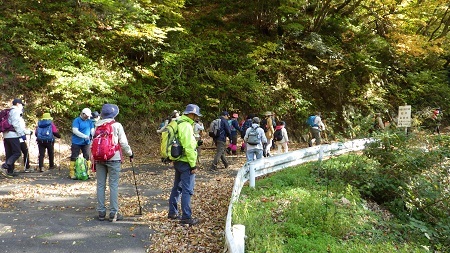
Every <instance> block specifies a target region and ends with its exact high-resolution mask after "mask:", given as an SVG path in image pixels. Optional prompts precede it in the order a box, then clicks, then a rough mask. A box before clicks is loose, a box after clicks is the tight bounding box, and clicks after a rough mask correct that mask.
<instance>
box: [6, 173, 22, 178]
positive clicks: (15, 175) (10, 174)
mask: <svg viewBox="0 0 450 253" xmlns="http://www.w3.org/2000/svg"><path fill="white" fill-rule="evenodd" d="M18 176H19V173H17V172H8V176H7V177H18Z"/></svg>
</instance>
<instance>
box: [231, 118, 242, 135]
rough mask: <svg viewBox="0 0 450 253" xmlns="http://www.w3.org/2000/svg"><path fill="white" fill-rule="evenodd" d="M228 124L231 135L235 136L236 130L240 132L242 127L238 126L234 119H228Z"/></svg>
mask: <svg viewBox="0 0 450 253" xmlns="http://www.w3.org/2000/svg"><path fill="white" fill-rule="evenodd" d="M228 126H230V131H231V135H232V136H235V135H236V134H237V131H239V132H242V129H241V128H240V127H239V123H238V121H237V120H236V119H229V120H228Z"/></svg>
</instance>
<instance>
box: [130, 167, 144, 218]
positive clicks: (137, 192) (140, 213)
mask: <svg viewBox="0 0 450 253" xmlns="http://www.w3.org/2000/svg"><path fill="white" fill-rule="evenodd" d="M131 169H132V170H133V178H134V186H135V188H136V196H137V199H138V204H139V208H138V212H137V213H136V215H142V206H141V199H140V198H139V190H138V187H137V183H136V173H135V172H134V163H133V160H131Z"/></svg>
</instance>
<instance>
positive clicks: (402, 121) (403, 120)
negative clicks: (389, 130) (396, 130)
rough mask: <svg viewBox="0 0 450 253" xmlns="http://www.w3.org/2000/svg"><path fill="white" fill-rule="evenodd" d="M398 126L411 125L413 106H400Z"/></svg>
mask: <svg viewBox="0 0 450 253" xmlns="http://www.w3.org/2000/svg"><path fill="white" fill-rule="evenodd" d="M397 127H411V106H410V105H404V106H399V107H398V124H397Z"/></svg>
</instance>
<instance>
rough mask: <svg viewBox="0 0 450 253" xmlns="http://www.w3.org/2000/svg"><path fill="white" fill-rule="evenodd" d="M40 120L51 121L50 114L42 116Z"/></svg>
mask: <svg viewBox="0 0 450 253" xmlns="http://www.w3.org/2000/svg"><path fill="white" fill-rule="evenodd" d="M41 119H42V120H47V119H48V120H53V118H52V116H51V115H50V113H48V112H46V113H44V114H42V118H41Z"/></svg>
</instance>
